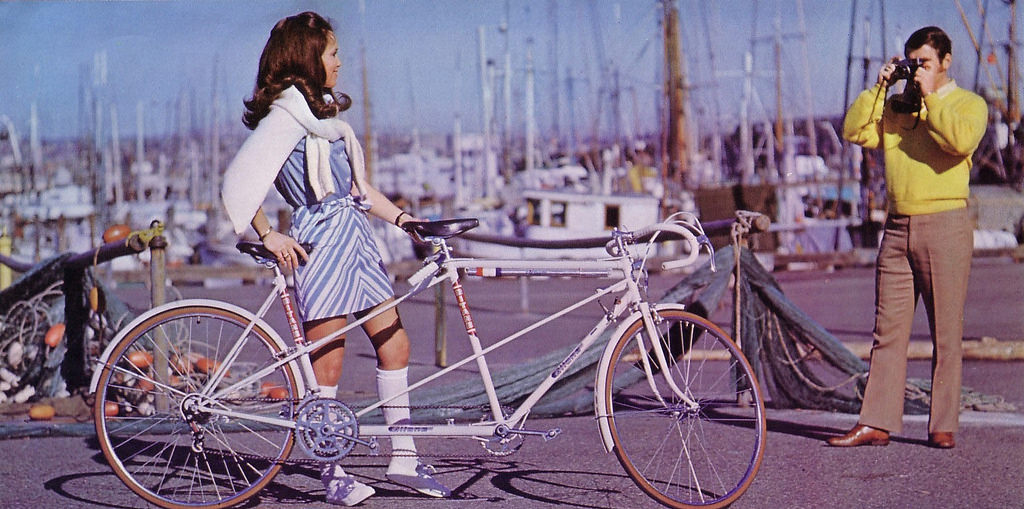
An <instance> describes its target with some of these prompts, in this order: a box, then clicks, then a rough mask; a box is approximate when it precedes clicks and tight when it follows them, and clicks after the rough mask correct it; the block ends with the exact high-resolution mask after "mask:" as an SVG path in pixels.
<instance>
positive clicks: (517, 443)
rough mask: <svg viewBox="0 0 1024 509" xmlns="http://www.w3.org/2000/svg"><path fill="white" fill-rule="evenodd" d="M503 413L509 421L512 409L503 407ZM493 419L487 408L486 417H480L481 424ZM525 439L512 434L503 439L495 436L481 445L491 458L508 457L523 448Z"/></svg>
mask: <svg viewBox="0 0 1024 509" xmlns="http://www.w3.org/2000/svg"><path fill="white" fill-rule="evenodd" d="M501 413H502V414H503V415H504V416H505V418H506V419H507V418H508V417H509V416H510V415H512V408H510V407H506V406H503V407H501ZM492 418H493V416H492V415H491V414H490V412H489V411H487V409H486V408H484V415H483V416H482V417H480V422H486V421H488V420H491V419H492ZM523 424H525V423H520V427H522V426H523ZM523 438H524V437H523V435H519V434H516V433H511V434H508V435H506V436H503V437H500V436H495V437H491V438H488V439H486V440H481V441H480V445H481V446H482V447H483V448H484V450H485V451H487V453H488V454H490V455H491V456H499V457H500V456H508V455H510V454H513V453H515V452H516V451H518V450H519V448H520V447H522V446H523Z"/></svg>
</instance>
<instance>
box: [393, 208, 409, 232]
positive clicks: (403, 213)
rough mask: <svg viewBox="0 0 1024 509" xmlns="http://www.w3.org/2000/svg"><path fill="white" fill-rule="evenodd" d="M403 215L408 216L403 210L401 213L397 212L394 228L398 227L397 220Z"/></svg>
mask: <svg viewBox="0 0 1024 509" xmlns="http://www.w3.org/2000/svg"><path fill="white" fill-rule="evenodd" d="M405 215H408V214H406V212H405V211H404V210H403V211H401V212H399V213H398V215H397V216H395V226H398V220H399V219H402V216H405ZM399 228H401V227H400V226H399Z"/></svg>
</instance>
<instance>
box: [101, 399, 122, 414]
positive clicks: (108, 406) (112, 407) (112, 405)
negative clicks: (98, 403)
mask: <svg viewBox="0 0 1024 509" xmlns="http://www.w3.org/2000/svg"><path fill="white" fill-rule="evenodd" d="M117 412H118V407H117V402H116V401H106V402H104V403H103V415H105V416H107V417H114V416H115V415H117Z"/></svg>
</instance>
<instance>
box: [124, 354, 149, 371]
mask: <svg viewBox="0 0 1024 509" xmlns="http://www.w3.org/2000/svg"><path fill="white" fill-rule="evenodd" d="M128 362H130V363H132V366H135V367H136V368H139V369H146V368H148V367H150V366H151V365H152V364H153V354H151V353H149V352H146V351H144V350H136V351H134V352H132V353H130V354H128Z"/></svg>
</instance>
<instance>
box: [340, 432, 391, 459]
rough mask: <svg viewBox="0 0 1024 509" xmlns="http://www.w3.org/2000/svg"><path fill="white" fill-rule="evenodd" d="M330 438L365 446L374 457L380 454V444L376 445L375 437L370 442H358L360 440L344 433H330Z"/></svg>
mask: <svg viewBox="0 0 1024 509" xmlns="http://www.w3.org/2000/svg"><path fill="white" fill-rule="evenodd" d="M331 436H334V437H337V438H341V439H344V440H350V441H352V442H355V443H357V444H359V445H365V446H366V447H367V448H369V449H370V451H371V452H372V453H373V454H374V455H376V454H378V453H379V452H380V444H379V443H377V438H376V437H372V438H370V440H360V439H358V438H356V437H353V436H350V435H346V434H344V433H331Z"/></svg>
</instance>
